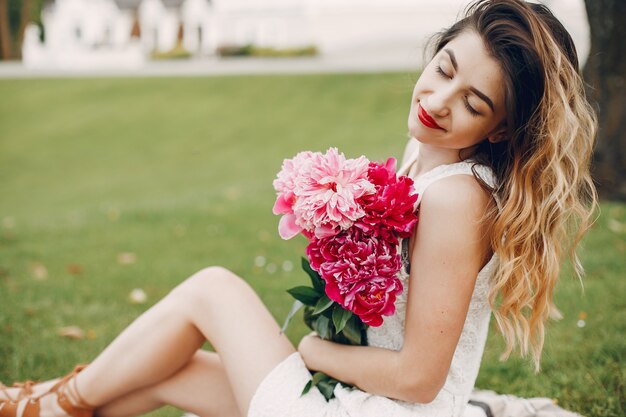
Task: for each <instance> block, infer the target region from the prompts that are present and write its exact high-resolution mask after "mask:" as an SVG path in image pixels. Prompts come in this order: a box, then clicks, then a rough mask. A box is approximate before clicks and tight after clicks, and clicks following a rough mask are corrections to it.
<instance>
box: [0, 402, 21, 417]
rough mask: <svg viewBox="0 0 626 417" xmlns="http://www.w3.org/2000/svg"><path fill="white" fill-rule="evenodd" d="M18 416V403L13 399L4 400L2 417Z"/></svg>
mask: <svg viewBox="0 0 626 417" xmlns="http://www.w3.org/2000/svg"><path fill="white" fill-rule="evenodd" d="M15 416H17V403H16V402H13V401H4V402H2V403H0V417H15Z"/></svg>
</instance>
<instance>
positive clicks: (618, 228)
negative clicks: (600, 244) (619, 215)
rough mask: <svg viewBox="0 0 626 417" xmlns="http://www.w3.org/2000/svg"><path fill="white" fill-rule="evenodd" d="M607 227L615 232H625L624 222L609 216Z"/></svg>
mask: <svg viewBox="0 0 626 417" xmlns="http://www.w3.org/2000/svg"><path fill="white" fill-rule="evenodd" d="M609 229H611V231H613V232H615V233H624V232H626V223H621V222H619V221H617V220H615V219H611V218H609Z"/></svg>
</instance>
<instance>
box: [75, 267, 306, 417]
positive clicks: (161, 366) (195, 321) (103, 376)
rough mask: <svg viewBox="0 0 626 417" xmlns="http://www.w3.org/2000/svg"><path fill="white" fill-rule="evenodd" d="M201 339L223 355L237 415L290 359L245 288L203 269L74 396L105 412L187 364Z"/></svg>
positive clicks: (121, 342)
mask: <svg viewBox="0 0 626 417" xmlns="http://www.w3.org/2000/svg"><path fill="white" fill-rule="evenodd" d="M205 338H206V339H207V340H209V341H210V343H211V344H212V345H213V347H214V348H215V350H216V352H217V353H218V354H219V356H220V359H221V362H222V364H223V366H224V369H225V372H226V375H227V376H228V380H229V381H230V382H231V387H232V391H233V393H234V397H235V399H236V401H237V404H238V406H239V409H240V412H241V414H242V415H246V414H247V410H248V406H249V403H250V400H251V398H252V396H253V394H254V392H255V390H256V388H257V387H258V385H259V383H260V382H261V381H262V380H263V378H265V376H266V375H267V374H268V373H269V371H270V370H272V369H273V368H274V367H275V366H276V365H277V364H278V363H280V362H281V361H282V360H284V359H285V358H286V357H287V356H289V355H290V354H291V353H293V352H295V348H294V347H293V345H292V344H291V342H290V341H289V339H287V337H286V336H285V335H284V334H280V328H279V326H278V324H277V323H276V321H275V320H274V318H273V317H272V315H271V314H270V313H269V311H268V310H267V308H266V307H265V306H264V305H263V303H262V302H261V300H260V299H259V297H258V296H257V294H256V293H255V292H254V290H253V289H252V288H251V287H250V286H249V285H248V284H247V283H246V282H245V281H243V280H242V279H241V278H239V277H237V276H236V275H234V274H233V273H231V272H230V271H227V270H225V269H223V268H219V267H213V268H207V269H204V270H202V271H200V272H198V273H196V274H194V275H193V276H192V277H190V278H189V279H188V280H186V281H185V282H183V283H182V284H181V285H179V286H178V287H176V288H175V289H174V290H172V291H171V292H170V294H168V295H167V296H166V297H165V298H164V299H163V300H161V301H160V302H159V303H157V304H156V305H155V306H153V307H152V308H151V309H150V310H148V311H147V312H146V313H144V314H143V315H142V316H140V317H139V318H138V319H137V320H136V321H135V322H133V323H132V324H131V325H130V326H129V327H128V328H127V329H126V330H124V332H122V334H120V336H118V338H117V339H115V340H114V341H113V343H111V345H109V346H108V347H107V348H106V349H105V350H104V351H103V352H102V354H101V355H100V356H98V358H96V360H95V361H94V362H93V363H92V364H91V365H90V366H89V367H88V368H87V369H85V370H84V371H83V372H82V373H80V374H79V375H78V376H77V384H78V390H79V391H80V393H81V394H82V395H83V397H84V398H85V399H86V400H87V401H88V402H90V403H91V404H94V405H103V404H107V403H110V402H112V401H113V400H114V399H116V398H118V397H121V396H124V395H126V394H128V393H131V392H133V391H136V390H137V389H140V388H142V387H147V386H150V385H154V384H157V383H159V382H161V381H163V380H165V379H166V378H168V377H169V376H171V375H172V374H174V373H175V372H176V371H178V370H179V369H180V368H181V367H182V366H183V365H185V364H186V363H187V362H188V361H189V360H190V358H191V356H192V355H193V354H194V353H195V352H196V351H197V349H198V347H199V346H200V345H201V343H202V342H203V340H204V339H205ZM221 389H223V388H221Z"/></svg>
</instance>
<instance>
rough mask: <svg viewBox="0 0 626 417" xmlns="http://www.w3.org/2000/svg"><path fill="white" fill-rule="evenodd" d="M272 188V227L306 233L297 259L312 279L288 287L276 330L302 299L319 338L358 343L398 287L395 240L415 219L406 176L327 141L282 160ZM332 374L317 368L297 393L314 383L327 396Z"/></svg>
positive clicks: (285, 233) (391, 303) (391, 308)
mask: <svg viewBox="0 0 626 417" xmlns="http://www.w3.org/2000/svg"><path fill="white" fill-rule="evenodd" d="M274 188H275V189H276V192H277V195H278V197H277V199H276V203H275V204H274V209H273V212H274V214H281V215H282V218H281V219H280V223H279V226H278V231H279V234H280V236H281V237H282V238H283V239H291V238H292V237H294V236H296V235H298V234H302V235H304V236H305V237H306V238H307V239H308V241H309V244H308V246H307V248H306V255H307V259H305V258H303V260H302V267H303V269H304V270H305V271H306V272H307V273H308V275H309V276H310V278H311V282H312V287H308V286H300V287H295V288H292V289H290V290H288V292H289V293H290V294H291V295H292V296H293V297H294V298H295V299H296V302H295V303H294V306H293V308H292V309H291V312H290V313H289V315H288V317H287V319H286V321H285V324H284V326H283V331H284V330H285V328H286V327H287V324H288V323H289V320H290V319H291V318H292V317H293V315H294V314H295V313H296V312H297V311H298V310H299V309H300V308H301V307H303V306H304V320H305V323H306V324H307V326H309V327H310V328H311V329H312V330H315V331H316V332H317V333H318V335H319V336H320V337H321V338H322V339H325V340H332V341H334V342H337V343H344V344H352V345H366V344H367V341H366V337H365V336H366V329H367V327H368V326H380V325H381V324H382V323H383V318H382V316H389V315H392V314H394V312H395V301H396V297H397V296H398V295H399V294H400V293H401V292H402V283H401V282H400V280H399V279H398V278H397V273H398V271H399V270H400V268H401V260H400V254H399V253H398V245H399V239H400V238H406V237H409V236H410V235H411V233H412V231H413V227H414V226H415V225H416V223H417V214H416V211H415V207H414V206H415V202H416V201H417V194H416V193H415V191H414V189H413V180H411V179H410V178H409V177H406V176H401V177H397V176H396V160H395V159H394V158H389V159H388V160H387V162H386V163H384V164H382V163H378V162H370V161H369V160H368V159H367V158H365V157H364V156H361V157H359V158H357V159H346V158H345V156H344V155H343V154H342V153H339V152H338V151H337V149H336V148H330V149H328V151H327V152H326V154H322V153H320V152H308V151H307V152H300V153H299V154H297V155H296V156H295V157H294V158H292V159H286V160H284V161H283V165H282V169H281V171H280V172H279V173H278V176H277V178H276V180H274ZM338 382H340V381H337V380H336V379H333V378H331V377H329V376H327V375H324V374H323V373H320V372H317V373H314V374H313V378H312V381H310V382H309V383H308V384H307V385H306V386H305V388H304V390H303V392H302V393H303V394H306V393H307V392H308V391H309V390H310V388H311V387H312V386H313V385H315V386H317V387H318V389H319V390H320V392H321V393H322V394H323V395H324V397H325V398H326V399H327V400H329V399H330V398H332V397H333V396H334V395H333V391H334V388H335V385H337V383H338ZM344 385H345V384H344Z"/></svg>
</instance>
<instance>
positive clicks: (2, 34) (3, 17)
mask: <svg viewBox="0 0 626 417" xmlns="http://www.w3.org/2000/svg"><path fill="white" fill-rule="evenodd" d="M12 49H13V39H12V37H11V24H10V19H9V8H8V5H7V0H0V58H1V59H3V60H6V59H10V58H11V56H12V55H13V54H12Z"/></svg>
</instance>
